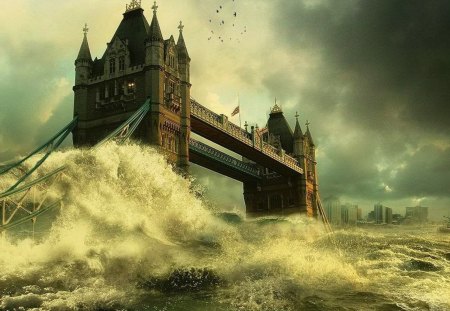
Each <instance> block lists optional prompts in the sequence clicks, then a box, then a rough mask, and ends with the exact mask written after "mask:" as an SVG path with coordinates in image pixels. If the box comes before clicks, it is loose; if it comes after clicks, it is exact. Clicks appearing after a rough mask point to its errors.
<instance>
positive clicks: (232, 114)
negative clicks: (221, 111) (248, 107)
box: [231, 106, 239, 116]
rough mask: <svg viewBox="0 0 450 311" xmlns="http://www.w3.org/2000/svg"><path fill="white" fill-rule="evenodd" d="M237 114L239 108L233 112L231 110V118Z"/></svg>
mask: <svg viewBox="0 0 450 311" xmlns="http://www.w3.org/2000/svg"><path fill="white" fill-rule="evenodd" d="M238 113H239V106H237V107H236V108H235V109H234V110H233V112H232V113H231V116H235V115H237V114H238Z"/></svg>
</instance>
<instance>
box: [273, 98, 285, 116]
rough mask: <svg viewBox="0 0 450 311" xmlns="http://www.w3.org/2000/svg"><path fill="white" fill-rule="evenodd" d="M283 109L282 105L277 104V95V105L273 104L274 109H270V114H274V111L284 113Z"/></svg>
mask: <svg viewBox="0 0 450 311" xmlns="http://www.w3.org/2000/svg"><path fill="white" fill-rule="evenodd" d="M282 112H283V110H282V109H281V107H280V106H279V105H278V104H277V98H276V97H275V105H274V106H273V108H272V109H270V114H274V113H282Z"/></svg>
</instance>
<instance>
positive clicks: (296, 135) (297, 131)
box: [294, 112, 303, 139]
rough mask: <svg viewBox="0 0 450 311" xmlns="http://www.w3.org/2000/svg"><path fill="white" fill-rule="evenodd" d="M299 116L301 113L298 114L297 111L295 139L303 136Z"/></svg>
mask: <svg viewBox="0 0 450 311" xmlns="http://www.w3.org/2000/svg"><path fill="white" fill-rule="evenodd" d="M298 117H299V114H298V112H296V113H295V129H294V139H295V138H302V137H303V132H302V128H301V127H300V123H298Z"/></svg>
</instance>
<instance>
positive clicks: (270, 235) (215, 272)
mask: <svg viewBox="0 0 450 311" xmlns="http://www.w3.org/2000/svg"><path fill="white" fill-rule="evenodd" d="M63 163H65V164H67V169H66V171H65V173H64V175H63V176H62V178H61V180H60V181H59V182H58V183H56V184H54V185H53V187H52V192H51V193H50V199H49V202H51V201H52V200H56V198H58V197H62V198H63V202H64V206H63V208H62V209H61V210H58V211H55V212H53V214H52V213H49V214H46V215H43V216H41V217H40V219H38V222H37V227H36V228H37V229H36V230H37V234H36V237H35V239H34V240H33V239H31V238H29V235H28V234H24V233H23V230H26V228H25V227H22V228H19V229H16V231H12V232H8V233H7V236H6V238H4V239H3V240H2V241H1V242H0V310H155V311H156V310H161V311H163V310H164V311H169V310H205V311H209V310H211V311H212V310H274V311H279V310H380V311H381V310H383V311H390V310H450V235H446V234H439V233H437V230H436V227H432V226H426V227H380V228H364V229H351V230H337V231H335V232H334V233H332V234H325V233H324V230H323V226H322V225H321V224H320V223H319V222H317V221H315V220H312V219H307V218H304V217H300V216H297V217H287V218H270V217H269V218H260V219H245V218H244V217H242V216H240V215H238V214H232V213H220V212H218V211H215V210H214V207H211V204H205V203H204V201H203V200H202V199H201V195H200V193H201V189H196V187H195V186H193V184H192V183H191V182H190V181H188V180H186V179H183V178H181V177H180V176H178V175H177V174H175V173H174V172H173V171H172V168H171V167H170V166H169V165H167V164H166V161H165V160H164V158H163V157H162V156H161V155H159V154H158V153H157V152H156V151H155V150H153V149H152V148H149V147H142V146H138V145H128V146H121V147H119V146H116V145H115V144H109V145H107V146H104V147H102V148H100V149H98V150H95V151H86V150H85V151H81V150H68V151H65V152H59V153H56V154H54V155H52V156H51V157H50V158H49V160H48V161H47V162H46V163H45V164H44V165H45V166H44V167H43V168H42V170H41V171H40V174H43V173H44V172H49V171H50V170H52V169H55V168H57V167H58V166H60V165H61V164H63ZM11 182H12V180H8V178H6V179H5V178H3V179H1V181H0V186H1V188H0V189H5V188H6V187H7V185H9V184H11ZM55 213H56V214H55Z"/></svg>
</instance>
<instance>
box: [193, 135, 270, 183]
mask: <svg viewBox="0 0 450 311" xmlns="http://www.w3.org/2000/svg"><path fill="white" fill-rule="evenodd" d="M189 161H190V162H192V163H194V164H198V165H200V166H203V167H205V168H207V169H210V170H212V171H215V172H217V173H219V174H222V175H225V176H228V177H230V178H233V179H236V180H239V181H241V182H244V181H249V180H258V179H261V178H262V175H261V173H260V172H259V170H258V168H257V167H256V165H253V164H251V163H245V162H243V161H240V160H238V159H236V158H234V157H232V156H230V155H228V154H226V153H223V152H221V151H219V150H217V149H215V148H213V147H211V146H208V145H206V144H204V143H201V142H199V141H197V140H194V139H190V140H189Z"/></svg>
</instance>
